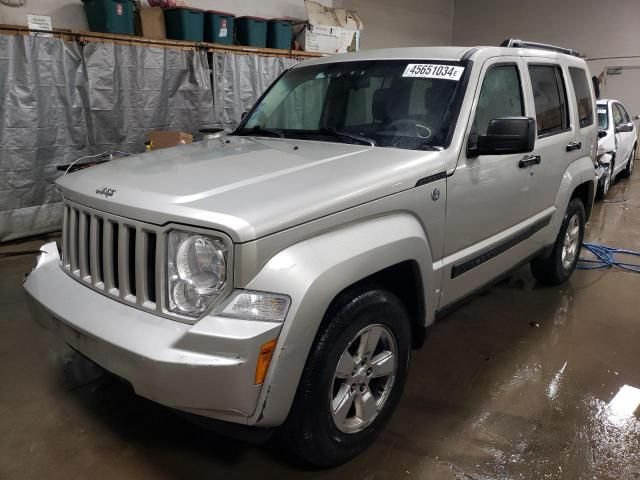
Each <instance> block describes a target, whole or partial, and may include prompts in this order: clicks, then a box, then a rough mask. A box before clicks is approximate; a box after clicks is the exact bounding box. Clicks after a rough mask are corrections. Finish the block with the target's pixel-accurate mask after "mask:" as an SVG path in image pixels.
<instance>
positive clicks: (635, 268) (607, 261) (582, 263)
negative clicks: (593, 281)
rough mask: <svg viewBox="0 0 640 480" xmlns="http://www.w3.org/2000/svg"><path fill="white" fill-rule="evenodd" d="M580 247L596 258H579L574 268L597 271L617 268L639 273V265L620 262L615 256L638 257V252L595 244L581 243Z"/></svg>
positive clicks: (639, 254) (639, 253) (639, 255)
mask: <svg viewBox="0 0 640 480" xmlns="http://www.w3.org/2000/svg"><path fill="white" fill-rule="evenodd" d="M582 247H583V248H584V249H585V250H588V251H589V252H591V253H592V254H593V255H594V256H595V257H596V258H595V260H594V259H588V258H580V259H579V260H578V265H577V266H576V268H579V269H581V270H599V269H604V268H611V267H619V268H622V269H624V270H629V271H631V272H636V273H640V264H635V263H626V262H622V261H620V260H619V259H617V258H616V255H632V256H635V257H640V252H635V251H633V250H625V249H623V248H613V247H606V246H604V245H598V244H596V243H583V244H582Z"/></svg>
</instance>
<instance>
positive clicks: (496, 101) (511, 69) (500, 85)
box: [471, 65, 524, 135]
mask: <svg viewBox="0 0 640 480" xmlns="http://www.w3.org/2000/svg"><path fill="white" fill-rule="evenodd" d="M522 115H524V105H523V103H522V89H521V87H520V77H519V75H518V67H517V66H515V65H496V66H493V67H491V69H490V70H488V71H487V73H486V75H485V76H484V80H483V81H482V88H481V90H480V97H479V98H478V106H477V107H476V115H475V117H474V121H473V126H472V131H471V133H472V134H477V135H486V134H487V128H488V127H489V122H491V120H493V119H494V118H501V117H520V116H522Z"/></svg>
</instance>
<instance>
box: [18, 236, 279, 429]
mask: <svg viewBox="0 0 640 480" xmlns="http://www.w3.org/2000/svg"><path fill="white" fill-rule="evenodd" d="M41 250H42V251H43V253H42V254H41V255H40V257H39V258H38V263H37V265H36V267H35V268H34V270H33V271H32V272H31V273H30V274H29V275H28V276H27V278H26V280H25V282H24V288H25V290H26V291H27V293H28V294H29V295H30V296H31V298H32V300H33V301H32V302H31V303H32V305H33V307H34V313H35V314H36V316H37V317H36V318H37V320H38V322H39V323H41V324H43V325H44V326H47V327H48V328H50V329H52V330H55V331H56V332H58V333H59V335H60V336H61V337H62V338H63V339H64V341H65V342H67V343H68V344H69V345H70V346H71V347H72V348H74V349H76V350H78V351H79V352H80V353H82V354H83V355H85V356H87V357H88V358H90V359H91V360H93V361H94V362H96V363H97V364H99V365H101V366H102V367H104V368H105V369H106V370H108V371H110V372H112V373H114V374H116V375H118V376H120V377H122V378H124V379H126V380H127V381H128V382H130V383H131V385H132V386H133V388H134V390H135V391H136V393H137V394H139V395H140V396H143V397H146V398H148V399H150V400H153V401H155V402H158V403H161V404H163V405H166V406H168V407H172V408H175V409H178V410H183V411H186V412H190V413H195V414H198V415H203V416H207V417H210V418H215V419H218V420H224V421H230V422H235V423H240V424H251V423H252V422H253V420H252V415H253V414H254V412H255V410H256V407H257V404H258V398H259V396H260V391H261V385H254V378H255V369H256V362H257V358H258V353H259V350H260V346H261V345H262V344H264V343H265V342H268V341H269V340H272V339H274V338H277V337H278V335H279V334H280V329H281V324H278V323H273V322H259V321H247V320H238V319H231V318H223V317H218V316H214V315H209V316H207V317H205V318H203V319H202V320H200V321H199V322H197V323H196V324H194V325H188V324H184V323H180V322H176V321H174V320H169V319H166V318H162V317H159V316H156V315H153V314H151V313H148V312H144V311H141V310H137V309H135V308H131V307H130V306H127V305H125V304H122V303H120V302H117V301H114V300H112V299H110V298H108V297H106V296H104V295H101V294H100V293H98V292H95V291H93V290H91V289H90V288H87V287H86V286H85V285H82V284H81V283H80V282H78V281H77V280H74V279H73V278H71V277H70V276H69V275H67V274H65V273H64V272H63V271H62V268H61V263H60V256H59V254H58V250H57V248H56V244H55V242H51V243H48V244H46V245H44V246H43V247H42V248H41ZM254 418H255V416H254Z"/></svg>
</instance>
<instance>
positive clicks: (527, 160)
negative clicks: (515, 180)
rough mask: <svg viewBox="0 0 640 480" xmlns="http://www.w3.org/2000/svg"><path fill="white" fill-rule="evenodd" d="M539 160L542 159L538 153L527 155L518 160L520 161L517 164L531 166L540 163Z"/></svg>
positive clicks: (523, 166) (521, 166)
mask: <svg viewBox="0 0 640 480" xmlns="http://www.w3.org/2000/svg"><path fill="white" fill-rule="evenodd" d="M540 160H542V159H541V158H540V155H527V156H526V157H524V158H523V159H522V160H520V162H519V163H518V166H519V167H520V168H527V167H531V166H533V165H538V164H540Z"/></svg>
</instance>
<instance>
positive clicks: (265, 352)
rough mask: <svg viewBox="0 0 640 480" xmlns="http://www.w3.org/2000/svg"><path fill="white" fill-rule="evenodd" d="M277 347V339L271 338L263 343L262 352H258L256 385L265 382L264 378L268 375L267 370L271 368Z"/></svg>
mask: <svg viewBox="0 0 640 480" xmlns="http://www.w3.org/2000/svg"><path fill="white" fill-rule="evenodd" d="M275 349H276V339H275V338H274V339H273V340H269V341H268V342H266V343H263V344H262V346H261V347H260V353H259V354H258V364H257V365H256V385H260V384H262V383H264V379H265V377H266V376H267V370H269V364H270V363H271V357H273V351H274V350H275Z"/></svg>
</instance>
